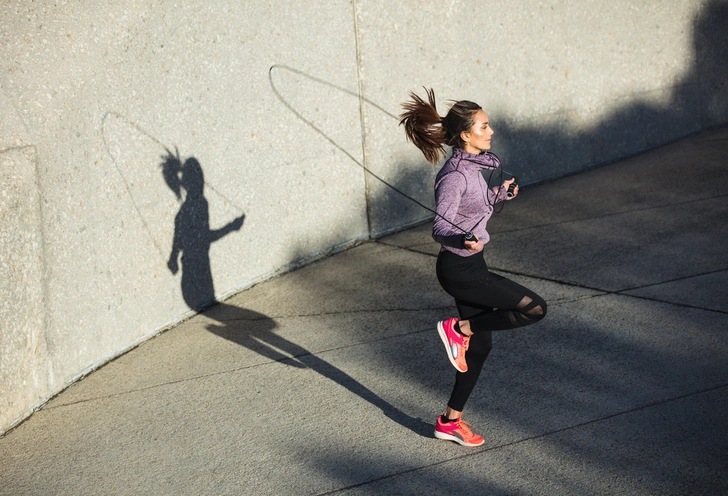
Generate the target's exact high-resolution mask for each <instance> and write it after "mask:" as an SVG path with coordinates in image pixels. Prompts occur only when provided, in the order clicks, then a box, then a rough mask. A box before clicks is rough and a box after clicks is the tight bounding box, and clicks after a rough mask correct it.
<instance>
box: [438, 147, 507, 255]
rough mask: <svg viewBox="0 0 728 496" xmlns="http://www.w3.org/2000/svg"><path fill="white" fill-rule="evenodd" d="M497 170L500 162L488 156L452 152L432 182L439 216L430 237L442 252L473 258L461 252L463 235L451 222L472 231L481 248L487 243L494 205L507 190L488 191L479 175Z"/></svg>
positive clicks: (486, 153) (454, 149)
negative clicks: (484, 170)
mask: <svg viewBox="0 0 728 496" xmlns="http://www.w3.org/2000/svg"><path fill="white" fill-rule="evenodd" d="M498 167H500V160H498V157H496V156H495V155H494V154H492V153H490V152H483V153H480V154H477V155H476V154H473V153H468V152H466V151H465V150H463V149H461V148H453V149H452V156H451V157H450V158H449V159H448V160H447V162H445V165H443V166H442V169H440V172H438V173H437V177H436V178H435V203H436V205H437V206H436V210H437V213H438V214H439V215H436V216H435V221H434V223H433V225H432V237H433V239H434V240H435V241H437V242H438V243H440V244H441V245H442V247H443V248H444V249H446V250H448V251H451V252H453V253H455V254H456V255H460V256H461V257H469V256H471V255H473V254H472V253H470V252H468V250H466V249H465V248H464V237H465V234H464V233H463V232H462V231H460V230H459V229H458V228H456V227H455V226H453V225H452V224H450V222H452V223H453V224H457V225H458V226H460V227H461V228H463V229H464V230H465V231H471V232H472V233H473V234H475V236H477V238H478V239H479V240H480V241H482V242H483V244H486V243H487V242H488V241H489V240H490V235H489V234H488V231H486V230H485V226H486V224H487V223H488V219H490V216H491V215H493V205H494V204H495V203H497V202H500V201H503V200H505V199H506V188H504V187H501V186H498V187H495V188H492V189H490V188H489V187H488V183H486V181H485V178H484V177H483V174H481V172H480V171H481V170H483V169H487V170H489V171H492V170H495V169H497V168H498ZM440 216H442V217H440ZM443 217H444V218H445V219H447V220H444V219H443ZM448 221H450V222H448Z"/></svg>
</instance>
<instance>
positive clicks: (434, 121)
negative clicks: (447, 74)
mask: <svg viewBox="0 0 728 496" xmlns="http://www.w3.org/2000/svg"><path fill="white" fill-rule="evenodd" d="M425 92H426V93H427V99H428V101H427V102H425V101H424V100H423V99H422V98H420V97H419V96H417V95H416V94H414V93H412V92H410V98H411V100H410V101H408V102H404V103H403V104H402V108H403V109H404V112H402V114H401V115H400V116H399V118H400V121H399V124H400V125H401V126H404V132H405V135H406V136H407V139H408V140H409V141H411V142H412V143H413V144H414V145H415V146H416V147H417V148H419V149H420V151H421V152H422V153H423V154H424V156H425V158H426V159H427V161H428V162H430V163H432V164H433V165H434V164H437V162H438V161H439V160H440V156H445V147H444V145H448V146H455V147H459V148H462V147H463V145H464V143H463V141H462V138H461V137H460V133H461V132H463V131H469V130H470V129H471V128H472V127H473V124H474V119H473V115H475V113H476V112H477V111H478V110H481V107H480V105H478V104H477V103H473V102H470V101H468V100H460V101H458V102H455V103H454V104H453V106H452V107H451V108H450V110H449V111H448V113H447V115H446V116H445V117H440V114H438V113H437V107H436V105H435V91H434V90H433V89H432V88H430V89H429V90H428V89H427V88H425Z"/></svg>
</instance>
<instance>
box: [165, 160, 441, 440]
mask: <svg viewBox="0 0 728 496" xmlns="http://www.w3.org/2000/svg"><path fill="white" fill-rule="evenodd" d="M163 159H164V162H162V175H163V176H164V179H165V181H166V183H167V185H168V186H169V187H170V189H171V190H172V191H173V192H174V193H175V195H176V196H177V198H178V199H181V198H182V190H184V192H185V195H184V201H183V203H182V206H181V207H180V209H179V212H178V213H177V215H176V217H175V220H174V242H173V244H172V252H171V253H170V256H169V261H168V263H167V266H168V268H169V270H170V271H171V272H172V274H176V273H177V272H178V270H179V265H178V259H179V258H180V253H181V255H182V256H181V261H182V297H183V298H184V300H185V303H186V304H187V306H189V307H190V308H191V309H192V310H197V311H201V310H203V309H205V308H207V307H209V308H207V310H206V311H205V312H204V313H205V316H206V317H208V318H211V319H213V320H216V321H217V322H219V323H220V324H221V325H216V324H210V325H208V326H207V329H208V330H209V331H210V332H212V333H213V334H216V335H218V336H220V337H222V338H225V339H227V340H229V341H233V342H234V343H237V344H239V345H241V346H244V347H246V348H248V349H249V350H251V351H254V352H255V353H258V354H260V355H262V356H264V357H266V358H268V359H269V360H272V361H277V362H281V363H284V364H286V365H290V366H292V367H297V368H310V369H311V370H313V371H315V372H317V373H318V374H320V375H321V376H323V377H325V378H327V379H329V380H331V381H333V382H335V383H337V384H339V385H340V386H342V387H344V388H345V389H347V390H348V391H350V392H351V393H353V394H355V395H357V396H359V397H360V398H362V399H363V400H365V401H367V402H369V403H371V404H372V405H374V406H375V407H377V408H379V409H381V410H382V413H384V415H386V416H387V417H388V418H390V419H392V420H393V421H395V422H397V423H398V424H400V425H401V426H403V427H405V428H407V429H410V430H412V431H414V432H416V433H418V434H420V435H422V436H429V437H432V436H431V434H432V425H431V424H429V423H426V422H424V421H423V420H421V419H416V418H413V417H410V416H409V415H407V414H405V413H404V412H402V411H401V410H399V409H397V408H396V407H394V406H393V405H392V404H391V403H389V402H387V401H385V400H384V399H382V398H381V397H380V396H378V395H377V394H376V393H374V392H373V391H371V390H370V389H369V388H367V387H366V386H364V385H363V384H361V383H360V382H359V381H357V380H356V379H354V378H353V377H351V376H350V375H348V374H347V373H346V372H344V371H342V370H340V369H338V368H336V367H334V366H333V365H331V364H330V363H328V362H326V361H325V360H323V359H321V358H319V357H318V356H316V355H314V354H313V353H311V352H310V351H308V350H307V349H305V348H303V347H302V346H299V345H297V344H296V343H294V342H292V341H289V340H288V339H286V338H284V337H282V336H280V335H278V334H276V333H274V332H273V329H275V328H276V327H277V324H276V322H275V320H273V319H271V318H270V317H268V316H266V315H263V314H261V313H258V312H255V311H253V310H247V309H244V308H239V307H236V306H234V305H229V304H227V303H223V302H217V301H216V300H215V287H214V284H213V280H212V270H211V268H210V245H211V244H212V243H213V242H214V241H217V240H218V239H220V238H222V237H224V236H226V235H227V234H229V233H231V232H232V231H238V230H240V228H241V227H242V225H243V220H244V219H245V214H243V215H241V216H240V217H237V218H236V219H234V220H233V221H231V222H230V223H228V224H227V225H225V226H224V227H222V228H221V229H217V230H214V231H213V230H210V216H209V208H208V203H207V200H206V199H205V196H204V186H205V181H204V175H203V172H202V166H201V165H200V163H199V162H198V161H197V160H196V159H195V158H193V157H191V158H188V159H187V160H185V162H184V164H183V163H182V161H181V160H180V158H179V157H178V156H175V155H172V153H170V152H168V154H167V155H166V156H164V157H163ZM213 305H214V306H213Z"/></svg>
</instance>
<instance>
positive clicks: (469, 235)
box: [268, 65, 518, 243]
mask: <svg viewBox="0 0 728 496" xmlns="http://www.w3.org/2000/svg"><path fill="white" fill-rule="evenodd" d="M274 69H285V70H288V71H290V72H293V73H295V74H298V75H300V76H303V77H305V78H308V79H310V80H312V81H315V82H317V83H320V84H323V85H326V86H329V87H332V88H335V89H337V90H339V91H342V92H344V93H346V94H349V95H351V96H354V97H357V98H358V99H359V100H360V102H367V103H369V104H370V105H373V106H374V107H376V108H377V109H379V110H381V111H382V112H384V113H385V114H386V115H388V116H390V117H392V118H393V119H396V120H397V121H399V118H398V117H397V116H395V115H393V114H391V113H389V112H387V111H386V110H385V109H383V108H382V107H380V106H379V105H377V104H376V103H374V102H372V101H370V100H367V99H366V98H364V97H362V96H361V95H360V94H358V93H355V92H353V91H351V90H347V89H346V88H342V87H340V86H337V85H335V84H332V83H330V82H328V81H324V80H323V79H319V78H317V77H314V76H311V75H309V74H306V73H305V72H302V71H299V70H297V69H294V68H292V67H288V66H286V65H274V66H271V68H270V69H269V70H268V80H269V81H270V86H271V88H272V89H273V93H275V95H276V97H278V100H280V101H281V103H282V104H283V105H285V106H286V107H287V108H288V110H290V111H291V112H293V114H294V115H295V116H296V117H298V118H299V119H300V120H301V121H303V122H304V123H306V124H307V125H308V126H309V127H310V128H311V129H313V130H314V131H316V132H317V133H318V134H320V135H321V136H323V137H324V138H325V139H326V140H327V141H328V142H329V143H331V144H332V145H333V146H335V147H336V148H338V149H339V150H341V151H342V152H343V153H344V154H345V155H346V156H347V157H349V158H350V159H351V160H352V162H354V163H355V164H356V165H358V166H359V167H361V168H362V169H364V171H365V172H366V173H368V174H369V175H371V176H372V177H374V178H375V179H377V180H378V181H380V182H381V183H382V184H384V185H386V186H388V187H389V188H391V189H392V190H394V191H396V192H397V193H399V194H400V195H402V196H403V197H405V198H407V199H408V200H410V201H411V202H413V203H415V204H417V205H418V206H420V207H422V208H424V209H425V210H427V211H428V212H430V213H432V214H434V215H435V216H436V217H439V218H441V219H442V220H444V221H445V222H447V223H448V224H450V225H451V226H453V227H454V228H455V229H457V230H458V231H461V232H462V233H463V234H464V235H465V240H466V241H472V242H474V243H477V242H478V238H477V237H476V236H475V234H473V233H472V231H470V230H466V229H463V228H462V227H460V226H459V225H457V224H456V223H454V222H452V221H451V220H450V219H447V218H445V217H444V216H443V215H441V214H439V213H437V212H436V211H435V210H433V209H431V208H430V207H428V206H427V205H424V204H422V203H421V202H420V201H418V200H417V199H415V198H412V197H411V196H410V195H408V194H407V193H405V192H403V191H402V190H400V189H399V188H397V187H396V186H393V185H391V184H389V183H388V182H387V181H385V180H384V179H382V178H381V177H379V176H378V175H377V174H375V173H374V172H372V171H371V170H370V169H369V168H368V167H367V166H365V165H364V164H362V163H361V162H359V161H358V160H357V159H356V158H354V157H353V156H352V155H351V154H350V153H349V152H348V151H346V150H345V149H344V148H343V147H342V146H340V145H339V144H338V143H336V142H335V141H334V140H332V139H331V138H330V137H329V136H328V135H327V134H326V133H324V132H323V131H322V130H321V129H319V128H318V127H316V125H314V124H313V123H312V122H311V121H309V120H308V119H306V118H305V117H304V116H303V115H301V113H300V112H298V111H297V110H296V109H295V108H293V106H292V105H291V104H290V103H288V102H287V101H286V99H285V98H283V96H282V95H281V94H280V92H279V91H278V89H277V88H276V87H275V84H274V83H273V70H274ZM487 153H490V154H491V155H493V156H494V157H495V158H496V159H497V160H498V163H499V164H500V159H499V158H498V156H497V155H496V154H495V153H492V152H487ZM462 160H466V161H468V162H473V163H476V164H477V163H478V162H476V161H475V160H470V159H467V158H465V159H464V158H462V157H461V158H460V159H459V161H458V164H459V163H460V161H462ZM498 170H500V173H501V174H500V178H499V182H500V183H501V184H502V182H503V173H506V174H508V175H509V176H511V177H512V178H513V179H515V181H513V183H511V185H510V186H509V187H508V191H507V192H506V195H507V196H508V198H512V197H513V196H514V195H515V193H514V190H515V188H516V186H517V185H518V184H517V183H518V178H516V176H515V175H513V174H511V173H510V172H508V171H506V170H503V168H502V167H498ZM495 171H496V169H495V168H493V169H492V170H491V171H490V176H489V177H488V181H486V182H487V184H488V187H490V184H491V180H492V179H493V173H494V172H495ZM501 187H502V186H501ZM499 188H500V187H499ZM499 191H500V190H499ZM483 200H484V203H485V205H486V206H488V207H491V208H493V212H494V213H500V212H501V210H503V205H501V208H500V209H498V210H496V209H495V206H494V203H490V201H489V200H488V198H487V196H486V197H485V198H484V199H483ZM484 218H485V216H483V218H481V219H480V220H479V221H478V222H477V223H476V224H475V225H476V226H477V225H478V224H480V223H481V222H482V220H483V219H484ZM474 227H475V226H473V228H474Z"/></svg>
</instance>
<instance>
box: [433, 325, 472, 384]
mask: <svg viewBox="0 0 728 496" xmlns="http://www.w3.org/2000/svg"><path fill="white" fill-rule="evenodd" d="M437 334H439V335H440V341H442V344H444V345H445V353H446V354H447V359H448V360H450V363H451V364H452V366H453V367H455V370H457V371H458V372H461V373H465V372H467V371H468V369H467V368H466V369H465V370H462V369H461V368H460V367H458V364H457V363H456V362H455V358H453V356H452V355H451V354H450V343H448V341H447V335H446V334H445V329H443V327H442V322H438V323H437Z"/></svg>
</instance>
